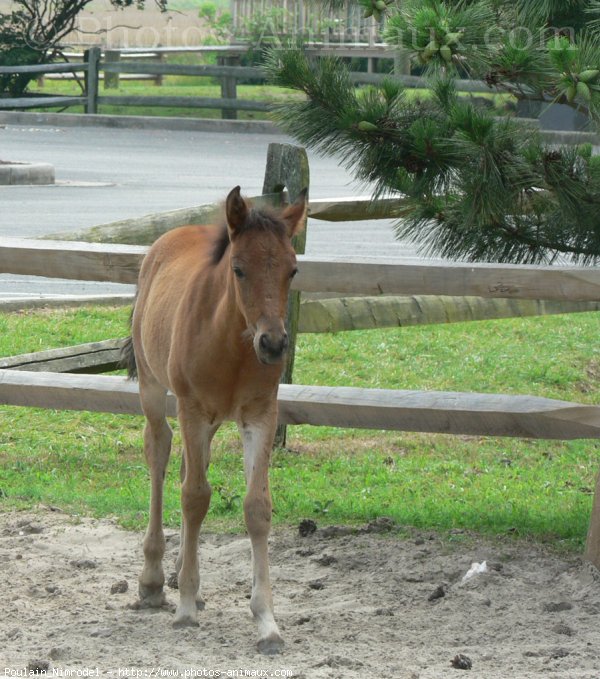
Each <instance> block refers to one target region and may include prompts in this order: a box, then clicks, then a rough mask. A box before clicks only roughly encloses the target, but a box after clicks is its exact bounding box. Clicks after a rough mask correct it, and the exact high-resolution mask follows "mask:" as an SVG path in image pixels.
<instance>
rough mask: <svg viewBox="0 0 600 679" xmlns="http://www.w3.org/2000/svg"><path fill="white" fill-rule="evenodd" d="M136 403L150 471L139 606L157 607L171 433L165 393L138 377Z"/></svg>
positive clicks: (162, 577) (161, 580)
mask: <svg viewBox="0 0 600 679" xmlns="http://www.w3.org/2000/svg"><path fill="white" fill-rule="evenodd" d="M140 400H141V403H142V410H143V411H144V414H145V416H146V426H145V428H144V453H145V455H146V460H147V462H148V466H149V468H150V479H151V484H152V485H151V495H150V521H149V523H148V529H147V531H146V536H145V538H144V568H143V570H142V574H141V575H140V579H139V595H140V603H141V604H142V606H151V607H155V606H161V605H162V604H163V603H164V602H165V595H164V593H163V585H164V582H165V575H164V571H163V567H162V558H163V555H164V553H165V536H164V533H163V525H162V524H163V516H162V513H163V485H164V479H165V472H166V469H167V463H168V462H169V455H170V452H171V439H172V432H171V427H170V426H169V424H168V422H167V418H166V401H167V392H166V390H165V389H164V387H162V386H161V385H159V384H158V383H157V382H155V381H154V380H147V379H144V378H143V377H142V376H141V375H140Z"/></svg>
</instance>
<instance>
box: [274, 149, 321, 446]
mask: <svg viewBox="0 0 600 679" xmlns="http://www.w3.org/2000/svg"><path fill="white" fill-rule="evenodd" d="M309 185H310V174H309V167H308V156H307V155H306V151H305V150H304V149H303V148H302V147H300V146H293V145H292V144H269V148H268V150H267V166H266V169H265V180H264V184H263V194H267V193H282V192H283V190H284V189H287V192H288V200H289V202H290V203H293V202H294V201H295V200H296V199H297V198H298V196H299V194H300V192H301V191H302V190H303V189H308V188H309ZM279 202H281V201H279ZM292 244H293V246H294V249H295V250H296V252H297V253H298V254H299V255H302V254H304V250H305V248H306V225H305V228H304V230H303V231H302V232H301V233H300V234H298V235H297V236H296V237H295V238H294V240H293V241H292ZM299 315H300V293H299V292H298V291H292V292H290V297H289V300H288V310H287V319H286V326H287V331H288V336H289V339H290V346H289V350H288V355H287V360H286V365H285V368H284V371H283V374H282V376H281V382H282V383H283V384H291V383H292V374H293V371H294V354H295V351H296V335H297V332H298V317H299ZM285 440H286V428H285V426H284V425H280V426H279V427H278V428H277V434H276V436H275V445H276V446H279V447H283V446H285Z"/></svg>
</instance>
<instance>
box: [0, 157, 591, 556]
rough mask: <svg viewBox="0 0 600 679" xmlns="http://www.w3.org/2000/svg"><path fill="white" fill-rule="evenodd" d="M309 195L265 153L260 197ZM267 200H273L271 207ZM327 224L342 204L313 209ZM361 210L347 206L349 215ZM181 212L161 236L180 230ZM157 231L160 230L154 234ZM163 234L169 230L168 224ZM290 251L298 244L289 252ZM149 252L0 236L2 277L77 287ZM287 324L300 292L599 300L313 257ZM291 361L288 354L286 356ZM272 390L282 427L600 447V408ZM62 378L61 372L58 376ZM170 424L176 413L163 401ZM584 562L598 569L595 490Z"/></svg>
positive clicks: (60, 404)
mask: <svg viewBox="0 0 600 679" xmlns="http://www.w3.org/2000/svg"><path fill="white" fill-rule="evenodd" d="M307 185H308V162H307V160H306V154H305V153H304V151H303V149H298V148H297V147H293V146H290V145H285V144H271V145H270V147H269V156H268V162H267V171H266V175H265V183H264V193H265V194H269V199H270V200H271V201H273V200H274V197H273V195H272V194H274V193H275V194H276V196H277V194H278V195H279V197H282V196H283V193H282V192H283V189H284V188H287V191H288V194H289V198H290V200H294V199H295V197H296V196H297V194H298V193H299V191H300V190H301V189H302V188H304V186H307ZM275 199H276V198H275ZM322 208H323V211H324V212H327V210H329V214H330V215H331V214H334V215H335V214H336V212H337V214H339V213H340V210H341V212H344V211H347V209H348V206H347V205H345V206H344V205H342V206H341V208H340V206H339V205H337V204H332V203H330V204H329V206H328V207H327V206H325V207H324V206H322ZM368 216H369V211H368V210H366V211H365V209H364V207H363V208H361V209H359V208H358V206H356V205H355V210H354V217H355V218H363V219H364V218H366V217H368ZM184 217H185V211H182V212H181V214H179V216H178V217H177V218H172V219H171V223H170V227H173V226H176V225H178V223H185V221H182V220H183V218H184ZM163 226H165V225H163ZM165 228H167V227H166V226H165ZM297 249H298V251H299V252H303V250H304V244H303V243H302V242H299V243H297ZM146 250H147V248H146V247H144V246H139V245H124V244H114V243H85V242H66V241H57V240H19V239H11V238H0V272H2V273H11V274H25V275H36V276H46V277H57V278H69V279H75V280H91V281H112V282H118V283H135V282H136V280H137V275H138V270H139V267H140V264H141V262H142V260H143V258H144V255H145V252H146ZM298 261H299V273H298V276H297V277H296V278H295V279H294V282H293V290H294V292H295V293H296V294H295V295H292V301H291V307H290V309H289V319H290V323H291V324H292V330H293V328H294V327H295V326H294V323H297V318H298V308H299V306H298V304H297V302H298V293H299V292H300V291H301V292H307V293H309V292H310V293H313V292H321V293H323V292H331V293H338V294H339V293H341V294H347V295H353V294H368V295H385V294H395V295H412V294H422V295H459V296H471V295H475V296H479V297H484V298H510V299H546V300H578V301H594V302H598V301H600V268H576V267H554V266H552V267H549V266H524V265H512V266H511V265H497V264H460V263H452V264H449V263H430V262H426V261H403V260H397V259H396V260H393V259H386V258H363V257H361V258H349V257H344V258H332V257H327V258H320V257H314V256H308V255H304V254H299V256H298ZM290 354H291V356H290V359H291V361H292V362H293V352H290ZM292 365H293V363H290V365H288V370H287V378H286V379H285V380H284V381H287V382H288V383H285V384H281V385H280V389H279V396H278V400H279V418H280V424H282V425H293V424H312V425H328V426H337V427H357V428H366V429H389V430H399V431H417V432H432V433H444V434H466V435H477V436H513V437H515V436H516V437H527V438H538V439H577V438H585V439H598V438H600V407H599V406H593V405H583V404H579V403H571V402H566V401H558V400H553V399H547V398H540V397H535V396H508V395H504V394H476V393H460V392H420V391H398V390H390V389H362V388H353V387H317V386H302V385H294V384H291V383H289V382H291V369H292ZM58 369H61V368H58ZM0 404H3V405H15V406H29V407H38V408H53V409H73V410H90V411H101V412H111V413H129V414H139V413H140V412H141V410H140V404H139V399H138V392H137V386H136V384H134V383H132V382H129V381H127V380H126V379H125V378H124V377H120V376H107V375H93V376H92V375H80V374H63V373H55V372H29V371H25V370H11V369H0ZM169 409H170V413H171V415H174V414H175V410H176V403H175V399H174V398H173V397H171V399H170V401H169ZM586 558H587V559H588V560H589V561H591V562H592V563H594V564H595V565H596V566H597V567H600V482H599V483H598V484H597V488H596V494H595V498H594V506H593V510H592V517H591V521H590V529H589V534H588V541H587V547H586Z"/></svg>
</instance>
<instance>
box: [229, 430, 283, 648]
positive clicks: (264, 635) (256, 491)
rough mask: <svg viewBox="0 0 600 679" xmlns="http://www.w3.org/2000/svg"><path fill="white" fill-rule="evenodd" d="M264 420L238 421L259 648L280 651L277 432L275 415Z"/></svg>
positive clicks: (253, 608)
mask: <svg viewBox="0 0 600 679" xmlns="http://www.w3.org/2000/svg"><path fill="white" fill-rule="evenodd" d="M271 419H272V421H268V422H265V423H260V424H249V423H246V424H243V425H238V426H239V429H240V434H241V437H242V442H243V445H244V470H245V474H246V487H247V494H246V497H245V499H244V517H245V519H246V526H247V528H248V534H249V535H250V541H251V543H252V573H253V577H252V598H251V599H250V609H251V611H252V613H253V615H254V617H255V618H256V621H257V623H258V637H259V638H258V649H259V650H260V651H261V653H265V654H274V653H279V651H281V649H282V648H283V639H282V638H281V634H280V633H279V628H278V627H277V623H276V622H275V617H274V615H273V597H272V594H271V580H270V575H269V553H268V539H269V531H270V529H271V509H272V507H271V495H270V492H269V476H268V474H269V460H270V456H271V447H272V445H273V437H274V434H275V418H274V417H273V418H271Z"/></svg>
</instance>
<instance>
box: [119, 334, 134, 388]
mask: <svg viewBox="0 0 600 679" xmlns="http://www.w3.org/2000/svg"><path fill="white" fill-rule="evenodd" d="M119 367H120V368H125V369H126V370H127V377H128V378H129V379H130V380H135V379H136V378H137V365H136V362H135V351H134V350H133V338H131V337H128V338H127V339H126V340H125V342H124V343H123V346H122V347H121V354H120V356H119Z"/></svg>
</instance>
